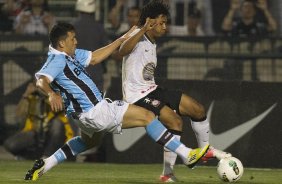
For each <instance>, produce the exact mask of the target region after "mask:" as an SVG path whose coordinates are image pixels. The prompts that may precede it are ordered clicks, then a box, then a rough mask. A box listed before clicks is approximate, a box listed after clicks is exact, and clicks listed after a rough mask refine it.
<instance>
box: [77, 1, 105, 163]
mask: <svg viewBox="0 0 282 184" xmlns="http://www.w3.org/2000/svg"><path fill="white" fill-rule="evenodd" d="M75 9H76V11H77V12H78V17H77V18H76V19H75V20H74V22H73V25H74V27H75V29H76V38H77V41H78V43H77V48H81V49H86V50H96V49H98V48H101V47H103V46H105V45H106V44H107V43H108V38H107V34H106V31H105V30H104V26H103V24H101V23H99V22H97V21H95V9H96V3H95V0H77V1H76V7H75ZM89 33H93V34H89ZM103 63H104V62H103ZM103 63H100V64H96V65H89V66H88V67H87V68H86V70H87V73H88V74H89V75H90V76H91V78H92V79H93V80H94V82H95V83H96V85H97V86H98V88H99V89H103V86H104V79H103V73H104V72H105V67H104V65H103ZM95 136H97V137H96V139H97V140H98V142H99V143H98V144H97V145H100V142H101V141H102V135H100V134H96V135H95ZM98 147H99V146H97V147H94V148H93V149H90V150H88V151H87V153H84V155H85V156H86V159H85V160H84V161H101V159H103V158H100V155H99V151H100V150H99V149H98ZM97 157H98V158H97ZM99 159H100V160H99Z"/></svg>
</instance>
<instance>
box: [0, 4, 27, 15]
mask: <svg viewBox="0 0 282 184" xmlns="http://www.w3.org/2000/svg"><path fill="white" fill-rule="evenodd" d="M29 5H30V4H29V0H5V3H4V5H3V7H2V10H3V12H5V13H6V14H7V15H9V16H12V17H16V16H17V15H19V14H20V12H21V11H22V10H25V9H27V8H28V7H29Z"/></svg>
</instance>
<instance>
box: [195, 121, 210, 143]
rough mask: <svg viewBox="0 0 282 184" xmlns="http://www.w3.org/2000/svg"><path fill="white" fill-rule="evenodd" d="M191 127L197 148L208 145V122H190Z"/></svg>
mask: <svg viewBox="0 0 282 184" xmlns="http://www.w3.org/2000/svg"><path fill="white" fill-rule="evenodd" d="M191 125H192V128H193V131H194V133H195V135H196V138H197V142H198V145H199V147H200V148H202V147H204V146H205V145H207V144H209V131H210V123H209V121H208V120H207V119H206V120H204V121H199V122H195V121H192V120H191Z"/></svg>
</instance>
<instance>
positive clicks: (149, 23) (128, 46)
mask: <svg viewBox="0 0 282 184" xmlns="http://www.w3.org/2000/svg"><path fill="white" fill-rule="evenodd" d="M155 26H156V20H155V19H150V18H147V19H146V23H145V25H144V26H143V27H142V28H141V29H140V30H139V31H138V32H137V33H136V34H134V35H132V36H131V37H129V38H128V39H127V40H125V41H124V43H123V44H122V45H121V46H120V49H119V53H120V55H122V56H126V55H128V54H130V53H131V51H132V50H133V49H134V47H135V46H136V44H137V43H138V42H139V40H140V39H141V38H142V36H143V35H144V34H145V33H146V32H147V31H149V30H151V29H153V28H154V27H155Z"/></svg>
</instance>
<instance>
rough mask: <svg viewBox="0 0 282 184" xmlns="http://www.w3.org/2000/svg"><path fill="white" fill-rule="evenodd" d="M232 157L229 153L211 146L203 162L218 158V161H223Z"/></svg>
mask: <svg viewBox="0 0 282 184" xmlns="http://www.w3.org/2000/svg"><path fill="white" fill-rule="evenodd" d="M231 156H232V155H231V153H227V152H224V151H221V150H218V149H215V148H214V147H212V146H210V148H209V149H208V151H207V153H206V154H205V156H203V157H202V161H204V162H207V161H208V160H210V159H213V158H217V159H218V160H221V159H223V158H228V157H231Z"/></svg>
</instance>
